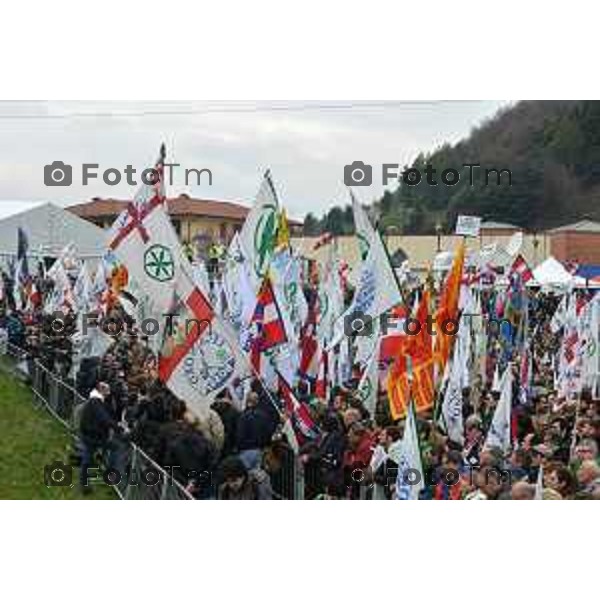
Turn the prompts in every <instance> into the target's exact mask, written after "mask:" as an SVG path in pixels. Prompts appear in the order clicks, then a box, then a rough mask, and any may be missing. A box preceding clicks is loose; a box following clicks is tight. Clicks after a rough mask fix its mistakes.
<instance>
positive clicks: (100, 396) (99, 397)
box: [79, 382, 118, 492]
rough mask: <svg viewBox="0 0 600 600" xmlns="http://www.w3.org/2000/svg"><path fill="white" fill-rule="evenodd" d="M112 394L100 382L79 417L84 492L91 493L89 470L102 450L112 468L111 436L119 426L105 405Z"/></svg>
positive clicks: (81, 472) (81, 473)
mask: <svg viewBox="0 0 600 600" xmlns="http://www.w3.org/2000/svg"><path fill="white" fill-rule="evenodd" d="M109 394H110V386H109V385H108V384H107V383H104V382H100V383H98V385H97V386H96V387H95V388H94V389H93V390H92V391H91V392H90V396H89V398H88V400H87V401H86V402H85V404H84V405H83V407H82V409H81V414H80V416H79V433H80V437H81V443H82V454H81V470H80V478H79V482H80V485H81V487H82V490H83V491H84V492H89V482H88V479H89V476H90V474H89V473H88V469H89V468H90V467H91V466H92V465H93V464H94V457H95V455H96V453H97V452H98V451H99V450H100V451H101V452H102V453H104V454H106V457H107V463H108V467H109V468H111V458H112V457H111V448H110V441H111V435H112V434H113V433H114V432H116V431H117V429H118V424H117V422H116V421H115V420H114V419H113V417H112V416H111V414H110V411H109V409H108V407H107V406H106V405H105V398H106V397H107V396H108V395H109Z"/></svg>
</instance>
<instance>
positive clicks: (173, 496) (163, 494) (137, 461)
mask: <svg viewBox="0 0 600 600" xmlns="http://www.w3.org/2000/svg"><path fill="white" fill-rule="evenodd" d="M0 355H1V356H3V357H4V359H5V360H4V361H3V363H2V366H4V367H6V368H7V369H8V370H9V371H10V372H11V374H13V375H16V376H19V377H22V378H23V379H26V380H27V381H28V382H29V383H30V386H31V390H32V392H33V394H34V396H35V397H36V399H37V400H39V401H40V402H41V404H42V405H43V406H44V407H45V408H46V409H47V410H48V411H49V412H50V414H51V415H52V416H53V417H54V418H55V419H57V420H58V421H60V422H61V423H62V424H63V425H64V426H65V427H66V428H67V429H68V430H69V432H70V433H71V434H72V435H73V436H74V437H75V438H77V435H76V430H77V429H76V418H77V407H78V406H80V405H81V404H82V403H83V402H85V398H83V397H82V396H81V395H80V394H79V393H78V392H77V390H76V389H75V388H74V387H73V386H71V385H70V384H68V383H66V382H65V381H63V380H61V379H60V378H59V377H57V376H56V375H55V374H54V373H52V372H50V371H49V370H48V369H47V368H46V367H45V366H44V365H42V364H41V362H40V361H39V360H35V359H33V358H31V357H29V356H28V355H27V352H26V351H25V350H23V349H22V348H19V347H18V346H14V345H13V344H9V343H7V342H4V343H3V344H2V347H1V348H0ZM115 446H116V449H115V450H116V456H115V463H116V464H115V468H116V470H117V471H118V472H119V474H120V475H121V478H120V481H119V483H117V484H116V485H114V486H113V487H114V490H115V492H116V493H117V494H118V495H119V497H120V498H121V499H122V500H193V499H194V497H193V496H192V495H191V494H190V493H189V492H188V491H187V490H186V489H185V488H184V487H183V486H182V485H181V484H180V483H179V482H178V481H177V480H176V479H174V478H173V477H172V475H171V474H169V473H167V472H166V471H165V470H164V469H163V468H162V467H161V466H160V465H159V464H158V463H156V462H155V461H154V460H152V459H151V458H150V457H149V456H148V455H147V454H146V453H145V452H144V451H143V450H142V449H141V448H139V447H138V446H136V445H135V444H132V443H130V442H126V441H124V440H115Z"/></svg>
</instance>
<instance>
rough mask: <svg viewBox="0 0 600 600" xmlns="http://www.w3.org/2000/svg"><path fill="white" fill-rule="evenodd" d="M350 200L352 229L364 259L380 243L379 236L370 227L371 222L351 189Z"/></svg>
mask: <svg viewBox="0 0 600 600" xmlns="http://www.w3.org/2000/svg"><path fill="white" fill-rule="evenodd" d="M350 198H351V199H352V212H353V213H354V229H355V231H356V237H357V238H358V244H359V248H360V254H361V257H362V258H366V256H367V255H368V254H369V251H370V249H371V248H372V247H373V245H374V244H376V243H377V242H378V241H380V240H379V236H378V234H377V232H376V231H375V228H374V227H373V225H371V221H370V220H369V217H368V216H367V213H366V212H365V209H364V208H363V207H362V206H361V205H360V202H359V201H358V200H357V199H356V196H355V195H354V192H353V191H352V190H351V189H350Z"/></svg>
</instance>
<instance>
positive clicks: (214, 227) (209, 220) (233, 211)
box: [67, 194, 302, 245]
mask: <svg viewBox="0 0 600 600" xmlns="http://www.w3.org/2000/svg"><path fill="white" fill-rule="evenodd" d="M127 204H128V202H127V201H126V200H115V199H111V198H108V199H102V198H93V199H92V200H91V201H90V202H85V203H83V204H76V205H74V206H69V207H68V208H67V210H68V211H70V212H72V213H73V214H75V215H77V216H79V217H81V218H82V219H86V220H87V221H90V222H92V223H94V224H95V225H98V226H99V227H102V228H104V229H106V228H108V227H110V225H111V224H112V223H113V221H114V220H115V219H116V218H117V216H118V215H119V214H120V213H121V212H122V211H123V210H125V208H126V207H127ZM167 206H168V210H169V215H170V217H171V221H172V222H173V226H174V227H175V230H176V231H177V234H178V235H179V239H180V240H181V241H182V242H185V243H191V244H194V243H197V244H199V245H203V244H209V243H214V242H221V243H223V244H227V243H228V242H229V241H230V240H231V238H232V237H233V235H234V233H235V232H236V231H239V230H240V229H241V227H242V225H243V223H244V220H245V219H246V215H247V214H248V212H249V210H250V209H249V208H248V206H244V205H243V204H239V203H236V202H225V201H222V200H204V199H197V198H191V197H190V196H188V195H187V194H180V195H179V196H177V197H176V198H169V199H167ZM288 222H289V224H290V230H291V232H292V233H295V232H296V231H297V230H298V228H301V227H302V223H300V222H298V221H294V220H291V219H288Z"/></svg>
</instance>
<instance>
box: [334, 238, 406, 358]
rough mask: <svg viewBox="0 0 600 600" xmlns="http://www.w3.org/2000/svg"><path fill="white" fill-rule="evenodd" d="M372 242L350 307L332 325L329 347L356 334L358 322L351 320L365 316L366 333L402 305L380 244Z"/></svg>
mask: <svg viewBox="0 0 600 600" xmlns="http://www.w3.org/2000/svg"><path fill="white" fill-rule="evenodd" d="M375 239H376V241H374V242H373V245H372V246H371V248H370V250H369V254H368V256H367V258H366V260H365V262H364V263H363V264H362V267H361V272H360V280H359V282H358V283H357V286H356V292H355V294H354V298H353V299H352V304H351V305H350V307H349V308H348V309H347V310H346V312H345V313H344V314H343V315H342V316H341V317H340V318H339V319H338V320H337V322H336V325H335V336H334V341H333V342H332V344H331V346H335V345H337V344H339V343H340V341H341V340H342V339H343V338H344V336H345V335H349V334H351V333H353V330H354V331H356V333H358V331H357V329H358V328H360V325H361V323H360V322H359V321H360V319H359V320H354V319H353V318H351V317H354V316H356V315H361V316H362V315H364V316H366V319H362V324H363V325H365V326H366V327H367V330H368V329H373V328H375V327H376V326H377V322H378V320H379V318H380V316H381V315H382V314H383V313H386V312H387V311H389V310H390V309H392V308H393V307H394V306H396V305H398V304H400V303H401V302H402V295H401V294H400V289H399V288H398V283H397V282H396V276H395V275H394V271H393V269H392V265H391V264H390V261H389V259H388V256H387V252H386V251H385V248H384V246H383V242H382V241H381V238H380V237H379V235H377V236H376V238H375ZM362 331H363V333H361V335H364V333H365V331H366V330H364V329H362Z"/></svg>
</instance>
